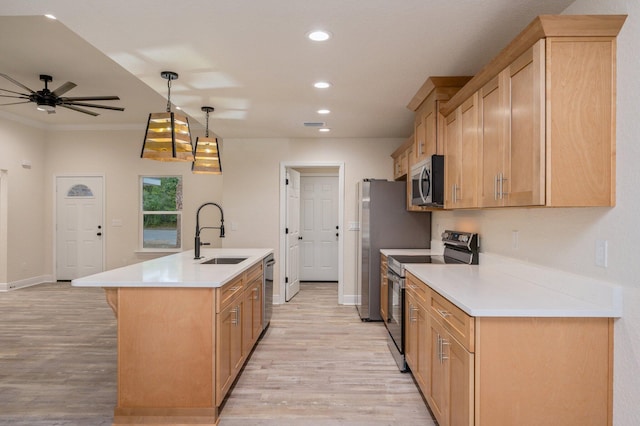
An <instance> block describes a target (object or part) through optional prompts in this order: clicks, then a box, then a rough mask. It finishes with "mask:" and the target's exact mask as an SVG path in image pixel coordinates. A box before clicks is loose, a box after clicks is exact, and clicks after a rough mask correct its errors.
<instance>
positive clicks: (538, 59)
mask: <svg viewBox="0 0 640 426" xmlns="http://www.w3.org/2000/svg"><path fill="white" fill-rule="evenodd" d="M544 69H545V67H544V40H540V41H539V42H538V43H536V44H535V45H534V46H533V47H532V48H531V49H529V50H527V51H526V52H525V53H524V54H522V55H521V56H520V57H519V58H518V59H516V60H515V61H514V62H513V63H512V64H511V65H509V67H507V69H506V70H504V71H503V72H502V73H501V75H500V77H501V79H502V82H501V85H502V87H503V88H504V96H505V105H506V108H505V111H506V117H505V119H506V120H505V124H506V129H505V138H504V158H505V164H504V172H503V175H502V176H500V179H501V182H499V183H500V185H499V188H500V190H501V191H500V192H499V194H498V195H499V197H500V198H502V199H503V200H504V201H505V202H504V205H506V206H541V205H544V203H545V181H544V179H545V161H544V158H545V140H544V125H545V120H544V114H545V105H544V88H545V84H544V78H545V75H544Z"/></svg>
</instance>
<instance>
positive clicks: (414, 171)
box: [411, 155, 444, 207]
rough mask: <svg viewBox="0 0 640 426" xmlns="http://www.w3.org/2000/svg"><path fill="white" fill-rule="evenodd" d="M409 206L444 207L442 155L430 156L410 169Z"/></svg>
mask: <svg viewBox="0 0 640 426" xmlns="http://www.w3.org/2000/svg"><path fill="white" fill-rule="evenodd" d="M411 205H414V206H432V207H442V206H443V205H444V155H432V156H431V157H429V158H427V159H426V160H424V161H421V162H419V163H417V164H414V165H413V166H412V167H411Z"/></svg>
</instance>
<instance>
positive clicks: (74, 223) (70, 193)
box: [56, 176, 104, 280]
mask: <svg viewBox="0 0 640 426" xmlns="http://www.w3.org/2000/svg"><path fill="white" fill-rule="evenodd" d="M102 188H103V182H102V177H100V176H93V177H85V176H78V177H58V178H56V279H58V280H73V279H75V278H80V277H84V276H86V275H91V274H95V273H98V272H102V271H103V250H104V245H103V238H104V224H103V217H102V216H103V202H104V201H103V190H102Z"/></svg>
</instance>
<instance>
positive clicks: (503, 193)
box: [500, 173, 507, 200]
mask: <svg viewBox="0 0 640 426" xmlns="http://www.w3.org/2000/svg"><path fill="white" fill-rule="evenodd" d="M505 180H507V178H506V177H504V174H502V173H500V199H501V200H502V199H504V196H505V195H507V193H506V192H504V181H505Z"/></svg>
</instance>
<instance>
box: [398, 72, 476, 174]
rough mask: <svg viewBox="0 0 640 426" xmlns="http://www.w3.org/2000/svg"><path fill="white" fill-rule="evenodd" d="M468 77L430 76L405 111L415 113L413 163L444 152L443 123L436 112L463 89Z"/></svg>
mask: <svg viewBox="0 0 640 426" xmlns="http://www.w3.org/2000/svg"><path fill="white" fill-rule="evenodd" d="M470 79H471V77H429V78H428V79H427V81H425V82H424V84H423V85H422V87H421V88H420V90H418V92H417V93H416V94H415V96H414V97H413V99H411V102H409V105H407V108H409V109H410V110H411V111H415V113H416V115H415V122H414V147H413V152H414V163H419V162H420V161H422V160H424V159H426V158H428V157H430V156H432V155H435V154H440V155H441V154H442V153H443V150H444V145H443V136H442V128H443V126H444V121H443V119H442V116H441V115H440V113H439V109H440V107H441V106H442V105H444V103H445V102H446V101H448V100H449V99H451V97H452V96H453V95H454V94H455V93H456V92H457V91H458V90H460V88H461V87H462V86H464V85H465V84H466V83H467V82H468V81H469V80H470Z"/></svg>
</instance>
